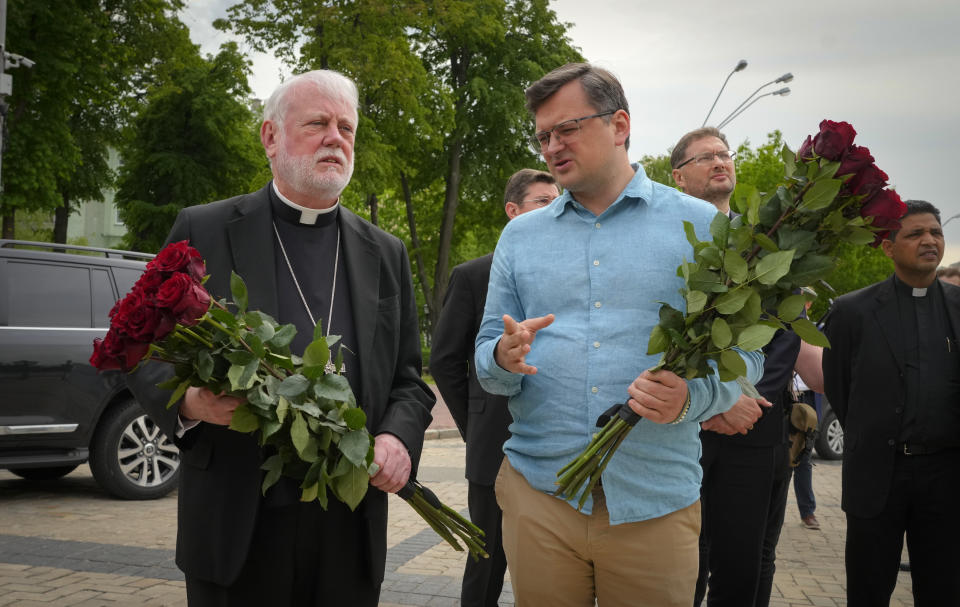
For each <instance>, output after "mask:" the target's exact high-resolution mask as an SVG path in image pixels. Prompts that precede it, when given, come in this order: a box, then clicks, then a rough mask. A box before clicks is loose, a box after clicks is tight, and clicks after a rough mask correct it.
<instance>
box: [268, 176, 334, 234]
mask: <svg viewBox="0 0 960 607" xmlns="http://www.w3.org/2000/svg"><path fill="white" fill-rule="evenodd" d="M270 183H271V185H272V186H273V193H274V194H276V195H277V198H278V199H279V200H280V202H282V203H283V204H285V205H287V206H288V207H290V208H291V209H293V210H294V211H296V212H298V213H299V222H300V223H302V224H306V225H310V226H312V225H315V224H316V223H317V217H320V216H322V215H326V214H327V213H333V212H334V211H336V210H337V208H338V207H339V206H340V199H339V198H338V199H337V201H336V202H335V203H333V206H331V207H330V208H327V209H311V208H310V207H305V206H302V205H299V204H297V203H295V202H293V201H292V200H290V199H289V198H287V197H286V196H284V195H283V194H281V193H280V190H279V189H277V182H276V181H272V182H270Z"/></svg>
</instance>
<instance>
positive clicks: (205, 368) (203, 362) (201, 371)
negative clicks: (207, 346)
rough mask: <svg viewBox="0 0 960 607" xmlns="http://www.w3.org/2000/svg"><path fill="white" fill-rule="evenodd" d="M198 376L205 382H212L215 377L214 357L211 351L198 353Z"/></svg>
mask: <svg viewBox="0 0 960 607" xmlns="http://www.w3.org/2000/svg"><path fill="white" fill-rule="evenodd" d="M196 366H197V376H198V377H199V378H200V379H202V380H203V381H210V378H211V377H212V376H213V357H212V356H210V351H209V350H200V351H199V352H197V363H196Z"/></svg>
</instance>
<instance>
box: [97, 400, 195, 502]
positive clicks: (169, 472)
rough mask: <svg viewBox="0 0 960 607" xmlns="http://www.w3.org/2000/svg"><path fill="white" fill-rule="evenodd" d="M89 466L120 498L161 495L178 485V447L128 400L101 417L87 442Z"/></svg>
mask: <svg viewBox="0 0 960 607" xmlns="http://www.w3.org/2000/svg"><path fill="white" fill-rule="evenodd" d="M90 469H91V470H92V471H93V477H94V478H95V479H96V480H97V483H99V484H100V486H101V487H103V488H104V489H106V490H107V491H108V492H110V493H111V494H113V495H115V496H116V497H119V498H122V499H131V500H147V499H156V498H159V497H163V496H164V495H166V494H168V493H170V491H172V490H173V488H174V487H175V486H176V484H177V477H178V475H179V472H180V450H179V449H177V447H176V445H174V444H173V442H171V441H170V439H168V438H167V436H166V435H165V434H164V433H163V432H162V431H161V430H160V427H159V426H157V425H156V424H155V423H153V420H151V419H150V418H149V417H147V416H146V415H145V414H144V413H143V409H141V408H140V405H139V404H137V401H135V400H133V399H129V400H126V401H123V402H122V403H120V404H119V405H118V406H116V407H113V408H111V409H110V410H109V411H107V412H106V413H105V414H104V416H103V418H101V420H100V423H99V425H98V426H97V430H96V432H94V435H93V441H92V443H91V445H90Z"/></svg>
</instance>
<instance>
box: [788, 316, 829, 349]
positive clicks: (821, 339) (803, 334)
mask: <svg viewBox="0 0 960 607" xmlns="http://www.w3.org/2000/svg"><path fill="white" fill-rule="evenodd" d="M790 328H791V329H793V332H794V333H796V334H797V335H799V336H800V339H802V340H803V341H805V342H807V343H808V344H810V345H813V346H820V347H821V348H829V347H830V340H828V339H827V336H826V335H824V334H823V333H821V332H820V330H819V329H817V326H816V325H815V324H813V323H812V322H810V321H809V320H807V319H806V318H798V319H797V320H795V321H793V322H792V323H790Z"/></svg>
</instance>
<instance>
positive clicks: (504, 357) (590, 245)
mask: <svg viewBox="0 0 960 607" xmlns="http://www.w3.org/2000/svg"><path fill="white" fill-rule="evenodd" d="M526 94H527V107H528V108H529V109H530V110H531V111H532V112H533V113H534V115H535V120H536V128H537V135H536V139H537V143H538V145H539V146H540V149H541V151H542V153H543V157H544V160H545V161H546V163H547V166H548V168H549V169H550V171H551V173H553V175H554V177H556V179H557V181H558V182H559V183H560V184H561V185H562V186H563V187H564V188H565V190H566V192H565V193H564V194H563V195H562V196H560V197H559V198H558V199H557V200H555V201H554V202H553V203H552V204H551V205H550V206H548V207H546V208H545V209H544V210H543V211H542V212H540V213H530V214H527V215H524V216H521V217H518V218H516V219H515V220H513V221H512V222H510V223H509V224H508V225H507V227H506V229H505V230H504V232H503V234H502V235H501V238H500V242H499V243H498V244H497V249H496V252H495V254H494V260H493V267H492V270H491V274H490V285H489V289H488V295H487V304H486V308H485V313H484V319H483V324H482V326H481V329H480V332H479V334H478V336H477V352H476V363H477V371H478V376H479V379H480V382H481V384H482V385H483V387H484V389H486V390H487V391H489V392H492V393H497V394H504V395H508V396H510V401H509V408H510V413H511V415H512V417H513V423H512V424H511V426H510V431H511V438H510V439H509V440H508V441H507V443H506V444H505V445H504V452H505V453H506V456H507V457H506V458H505V460H504V463H503V465H502V467H501V469H500V474H499V475H498V478H497V485H496V489H497V498H498V501H499V503H500V507H501V508H502V509H503V532H504V548H505V551H506V554H507V562H508V567H509V569H510V577H511V581H512V583H513V588H514V596H515V598H516V600H517V605H519V606H523V605H547V604H549V605H593V604H594V600H599V602H600V605H604V604H623V605H626V604H636V601H637V600H638V598H639V597H643V601H644V603H645V604H651V605H661V606H671V605H678V606H679V605H683V606H684V607H689V605H690V604H691V603H692V599H693V591H694V584H695V582H696V577H697V568H698V546H697V538H698V535H699V531H700V508H699V492H700V466H699V463H698V461H699V457H700V443H699V440H698V437H697V434H698V431H699V425H698V422H700V421H702V420H706V419H709V418H710V417H712V416H713V415H715V414H717V413H720V412H722V411H725V410H727V409H729V408H730V407H731V406H732V405H733V403H734V402H735V401H736V400H737V398H738V397H739V396H740V389H739V387H738V386H737V384H736V383H733V382H728V383H722V382H720V381H719V379H718V378H717V376H716V375H712V376H710V377H708V378H704V379H698V380H692V381H685V380H683V379H681V378H680V377H678V376H676V375H674V374H673V373H670V372H663V371H662V372H658V373H650V372H649V371H644V369H648V368H650V367H652V366H653V365H655V364H656V362H657V357H656V356H650V355H647V354H646V351H647V341H648V339H649V336H650V332H651V330H652V329H653V327H654V326H655V325H656V324H657V322H658V314H659V308H660V304H659V303H658V302H667V303H669V304H670V305H672V306H673V307H674V308H677V309H681V310H682V309H684V301H683V298H682V296H681V295H680V291H679V289H680V288H681V287H682V285H683V281H682V279H681V278H679V277H677V275H676V268H677V266H678V265H679V264H680V263H681V262H682V261H683V258H684V257H685V256H686V257H687V258H690V257H691V256H692V250H691V248H690V245H689V243H688V242H687V241H686V238H685V237H684V233H683V227H682V221H684V220H687V221H690V222H692V223H693V225H694V227H695V229H696V231H697V233H698V234H699V235H701V237H704V236H705V235H707V234H708V233H709V225H710V222H711V221H712V219H713V217H714V216H715V215H716V209H715V208H713V207H712V206H711V205H709V204H707V203H705V202H703V201H700V200H697V199H694V198H692V197H689V196H686V195H684V194H681V193H680V192H677V191H676V190H673V189H672V188H669V187H666V186H663V185H660V184H657V183H654V182H652V181H651V180H650V179H648V178H647V176H646V174H645V173H644V171H643V169H642V168H641V167H639V166H637V165H631V164H630V162H629V160H628V157H627V146H628V144H629V135H630V115H629V110H628V105H627V101H626V98H625V97H624V94H623V89H622V87H621V86H620V83H619V82H618V81H617V80H616V78H615V77H614V76H613V75H612V74H610V73H609V72H607V71H606V70H603V69H600V68H596V67H594V66H591V65H589V64H568V65H566V66H563V67H561V68H558V69H556V70H554V71H553V72H551V73H550V74H547V75H546V76H544V77H543V78H542V79H541V80H539V81H538V82H536V83H534V84H533V86H531V87H530V88H529V89H528V90H527V92H526ZM534 340H535V343H534ZM743 358H744V360H745V362H746V364H747V369H748V378H749V379H750V380H751V381H757V380H758V379H759V378H760V375H761V372H762V360H763V359H762V355H761V354H759V353H746V354H744V355H743ZM688 396H689V399H690V400H689V406H688V408H687V410H685V406H686V405H687V402H688V401H687V398H688ZM628 397H629V400H628V403H629V405H630V406H631V408H632V409H633V410H634V411H636V412H637V413H638V414H639V415H641V416H642V417H643V418H645V419H644V420H641V422H640V423H639V424H637V426H636V427H635V428H634V429H633V431H632V432H631V433H630V435H629V436H628V437H627V439H626V440H625V441H624V443H623V444H622V445H621V446H620V449H619V450H618V452H617V454H616V456H615V457H614V458H613V459H612V460H611V461H610V464H609V466H608V467H607V468H606V470H605V471H604V474H603V480H602V487H599V488H597V489H596V490H595V491H594V492H593V494H592V496H591V499H590V500H588V501H587V504H586V506H585V507H584V510H583V512H577V511H576V510H575V508H574V507H572V506H571V505H570V504H567V503H566V502H564V501H562V500H560V499H557V498H554V497H552V495H550V494H552V493H553V491H554V489H555V488H556V486H555V481H556V472H557V470H559V469H560V468H561V467H562V466H563V465H564V464H566V463H567V462H568V461H570V460H571V459H572V458H573V457H575V456H576V455H577V454H578V453H580V452H581V451H582V450H583V449H584V448H585V447H586V446H587V444H588V442H589V441H590V438H591V436H592V434H593V433H594V432H595V431H596V427H595V422H596V419H597V417H598V416H599V415H600V414H601V413H603V412H604V411H605V410H606V409H607V408H608V407H609V406H610V405H611V404H613V403H617V402H623V401H624V400H625V399H626V398H628ZM674 422H677V423H674ZM611 525H615V526H616V527H610V526H611Z"/></svg>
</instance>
